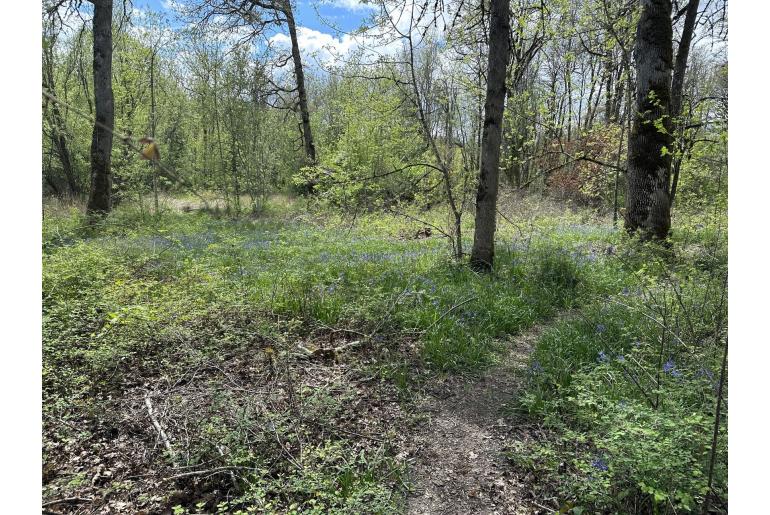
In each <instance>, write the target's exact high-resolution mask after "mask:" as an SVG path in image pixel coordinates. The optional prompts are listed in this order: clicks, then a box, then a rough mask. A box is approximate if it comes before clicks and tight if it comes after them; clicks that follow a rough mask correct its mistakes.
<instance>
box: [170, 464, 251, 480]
mask: <svg viewBox="0 0 770 515" xmlns="http://www.w3.org/2000/svg"><path fill="white" fill-rule="evenodd" d="M233 470H253V467H240V466H237V465H233V466H226V467H217V468H213V469H208V470H193V471H190V472H182V473H181V474H176V475H174V476H169V477H166V478H163V481H172V480H174V479H182V478H185V477H192V476H204V475H207V474H219V473H220V472H230V473H232V471H233Z"/></svg>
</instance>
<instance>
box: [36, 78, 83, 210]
mask: <svg viewBox="0 0 770 515" xmlns="http://www.w3.org/2000/svg"><path fill="white" fill-rule="evenodd" d="M43 88H46V89H48V90H49V91H50V92H51V93H52V94H54V95H55V94H56V91H55V90H54V87H53V80H52V79H51V78H49V80H48V81H47V83H46V81H45V80H44V81H43ZM47 111H48V115H49V119H50V121H51V128H52V131H53V137H52V141H53V146H54V148H55V149H56V155H57V156H58V157H59V161H60V162H61V167H62V171H63V172H64V178H65V179H66V180H67V189H68V190H69V194H70V195H71V196H73V197H76V196H78V195H79V194H80V184H79V183H78V180H77V177H76V176H75V171H74V169H73V167H72V155H71V154H70V149H69V145H67V135H66V133H67V131H66V129H65V125H64V117H63V116H62V114H61V111H60V110H59V105H58V104H57V103H56V102H50V103H49V105H48V110H47Z"/></svg>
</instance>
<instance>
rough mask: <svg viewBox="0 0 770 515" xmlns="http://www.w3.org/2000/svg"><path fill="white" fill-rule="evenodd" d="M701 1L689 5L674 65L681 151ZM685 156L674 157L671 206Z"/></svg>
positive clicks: (674, 105) (673, 109)
mask: <svg viewBox="0 0 770 515" xmlns="http://www.w3.org/2000/svg"><path fill="white" fill-rule="evenodd" d="M698 4H699V0H690V3H688V4H687V14H686V15H685V18H684V27H682V39H681V40H680V41H679V46H678V47H677V50H676V62H675V63H674V77H673V79H671V119H672V120H673V121H674V124H675V125H676V135H677V139H678V140H679V144H678V145H677V146H678V147H679V148H680V149H681V148H682V145H681V138H683V137H684V130H682V126H683V125H684V122H683V121H682V120H680V119H679V117H680V116H681V115H682V97H683V93H684V76H685V72H686V71H687V58H688V57H689V56H690V45H691V44H692V36H693V30H694V29H695V18H696V17H697V16H698ZM682 159H683V156H682V155H681V153H677V155H676V156H675V157H674V165H673V168H674V172H673V176H672V178H671V204H673V203H674V198H675V197H676V188H677V185H678V184H679V170H680V169H681V167H682Z"/></svg>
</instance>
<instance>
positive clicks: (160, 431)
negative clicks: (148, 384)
mask: <svg viewBox="0 0 770 515" xmlns="http://www.w3.org/2000/svg"><path fill="white" fill-rule="evenodd" d="M144 405H145V406H147V413H148V414H149V416H150V422H152V426H153V427H154V428H155V431H157V432H158V436H159V437H160V439H161V441H162V442H163V446H164V447H165V448H166V451H168V454H169V456H170V457H171V463H172V464H173V465H174V467H176V453H175V452H174V448H173V447H172V446H171V442H169V440H168V436H166V432H165V431H164V430H163V427H162V426H161V425H160V422H158V419H157V418H156V417H155V412H154V410H153V408H152V401H151V400H150V394H149V393H148V394H147V395H145V396H144Z"/></svg>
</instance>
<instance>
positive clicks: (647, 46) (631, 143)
mask: <svg viewBox="0 0 770 515" xmlns="http://www.w3.org/2000/svg"><path fill="white" fill-rule="evenodd" d="M641 4H642V11H641V15H640V18H639V24H638V25H637V30H636V48H635V51H634V60H635V64H636V78H637V87H636V111H637V114H636V116H635V117H634V123H633V127H632V129H631V133H630V134H629V137H628V194H627V195H626V220H625V226H626V229H627V230H628V231H629V232H636V231H640V232H641V233H642V236H643V237H644V238H645V239H649V238H656V239H665V238H666V237H667V236H668V233H669V229H670V228H671V206H670V200H669V180H670V177H669V176H670V174H671V153H670V150H671V139H672V138H671V118H670V116H669V115H670V105H671V65H672V60H673V56H672V53H673V50H672V44H673V43H672V38H673V34H672V29H671V0H642V2H641ZM660 124H662V127H660ZM664 148H666V149H668V150H669V151H668V152H666V151H664Z"/></svg>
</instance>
